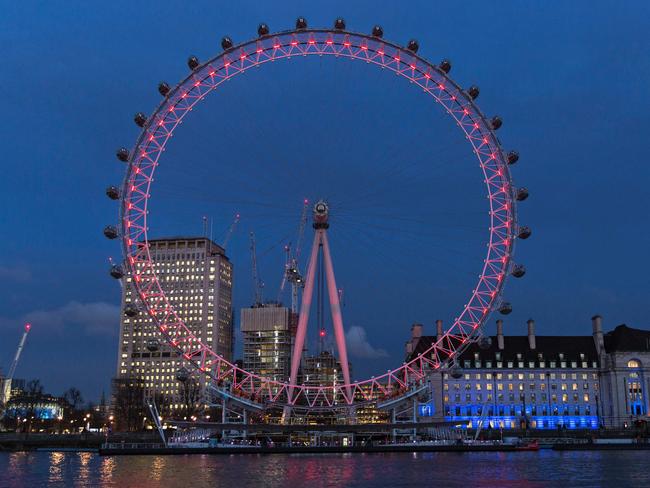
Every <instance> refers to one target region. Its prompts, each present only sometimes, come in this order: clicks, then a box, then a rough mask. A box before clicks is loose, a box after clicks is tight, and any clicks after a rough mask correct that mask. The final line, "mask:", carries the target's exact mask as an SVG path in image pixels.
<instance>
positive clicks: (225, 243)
mask: <svg viewBox="0 0 650 488" xmlns="http://www.w3.org/2000/svg"><path fill="white" fill-rule="evenodd" d="M238 223H239V214H235V218H234V219H233V221H232V223H231V224H230V227H229V228H228V232H226V236H225V237H224V238H223V243H222V244H221V247H223V248H224V249H226V247H227V246H228V243H229V242H230V238H231V237H232V235H233V233H234V232H235V229H236V228H237V224H238Z"/></svg>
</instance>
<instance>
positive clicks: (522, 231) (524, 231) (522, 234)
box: [517, 226, 533, 239]
mask: <svg viewBox="0 0 650 488" xmlns="http://www.w3.org/2000/svg"><path fill="white" fill-rule="evenodd" d="M532 233H533V232H532V231H531V230H530V227H526V226H523V227H519V233H518V234H517V237H519V239H528V238H529V237H530V235H531V234H532Z"/></svg>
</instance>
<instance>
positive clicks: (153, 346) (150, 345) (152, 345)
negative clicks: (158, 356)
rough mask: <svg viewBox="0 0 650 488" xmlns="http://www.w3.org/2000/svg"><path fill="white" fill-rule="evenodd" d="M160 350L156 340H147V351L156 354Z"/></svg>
mask: <svg viewBox="0 0 650 488" xmlns="http://www.w3.org/2000/svg"><path fill="white" fill-rule="evenodd" d="M159 348H160V343H159V342H158V340H157V339H149V340H148V341H147V351H149V352H156V351H157V350H158V349H159Z"/></svg>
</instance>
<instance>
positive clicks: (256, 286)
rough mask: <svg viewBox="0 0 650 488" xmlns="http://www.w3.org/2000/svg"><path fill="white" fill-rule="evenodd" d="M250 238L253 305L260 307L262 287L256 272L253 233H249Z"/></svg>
mask: <svg viewBox="0 0 650 488" xmlns="http://www.w3.org/2000/svg"><path fill="white" fill-rule="evenodd" d="M249 236H250V241H251V245H250V250H251V271H252V273H253V291H254V303H253V305H254V306H255V305H262V287H263V286H264V285H263V284H262V282H261V281H260V277H259V274H258V272H257V248H256V245H255V233H254V232H252V231H251V233H250V234H249Z"/></svg>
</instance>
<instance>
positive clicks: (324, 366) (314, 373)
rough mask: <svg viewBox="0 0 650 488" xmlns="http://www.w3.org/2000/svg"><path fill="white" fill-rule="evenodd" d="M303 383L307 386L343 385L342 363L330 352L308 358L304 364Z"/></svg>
mask: <svg viewBox="0 0 650 488" xmlns="http://www.w3.org/2000/svg"><path fill="white" fill-rule="evenodd" d="M302 383H304V384H305V385H307V386H336V385H341V384H343V369H342V368H341V363H340V362H339V360H338V359H336V357H335V356H334V355H333V354H332V353H330V352H329V351H323V352H321V353H320V354H318V355H316V356H307V357H306V358H305V359H304V361H303V362H302Z"/></svg>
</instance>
